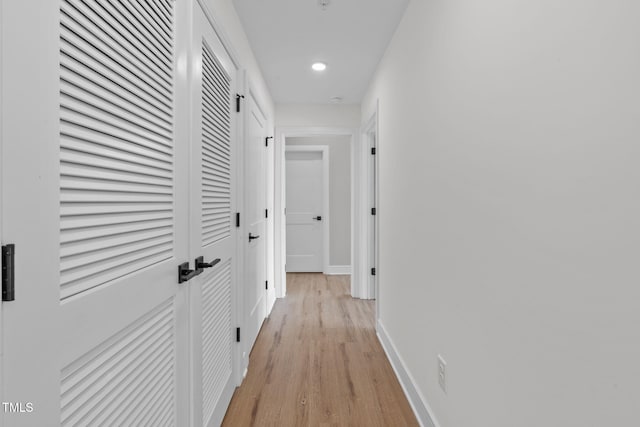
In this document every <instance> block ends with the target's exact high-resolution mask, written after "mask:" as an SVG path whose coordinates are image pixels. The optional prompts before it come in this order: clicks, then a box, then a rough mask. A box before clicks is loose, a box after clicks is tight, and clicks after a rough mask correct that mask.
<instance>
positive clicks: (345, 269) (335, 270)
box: [324, 265, 351, 276]
mask: <svg viewBox="0 0 640 427" xmlns="http://www.w3.org/2000/svg"><path fill="white" fill-rule="evenodd" d="M324 274H327V275H329V276H331V275H336V274H346V275H349V274H351V266H350V265H330V266H329V267H327V271H325V272H324Z"/></svg>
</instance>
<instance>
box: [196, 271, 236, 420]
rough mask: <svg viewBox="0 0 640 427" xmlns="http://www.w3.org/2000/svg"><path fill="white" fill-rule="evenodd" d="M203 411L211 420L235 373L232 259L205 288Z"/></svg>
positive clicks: (214, 273) (210, 278)
mask: <svg viewBox="0 0 640 427" xmlns="http://www.w3.org/2000/svg"><path fill="white" fill-rule="evenodd" d="M202 331H203V332H202V351H203V355H202V363H203V369H202V374H203V379H202V381H203V382H202V388H203V414H204V420H205V422H206V420H208V419H209V418H210V417H211V414H212V413H213V410H214V407H215V405H216V403H217V401H218V399H219V397H220V394H221V393H222V390H223V388H224V386H225V382H226V379H227V378H228V376H229V375H230V374H231V369H232V363H231V348H232V342H231V340H232V337H231V334H230V331H231V262H230V261H226V262H225V263H224V264H221V265H220V267H219V268H218V269H217V270H216V271H214V272H212V273H211V274H210V275H209V277H208V278H206V279H205V281H204V284H203V287H202Z"/></svg>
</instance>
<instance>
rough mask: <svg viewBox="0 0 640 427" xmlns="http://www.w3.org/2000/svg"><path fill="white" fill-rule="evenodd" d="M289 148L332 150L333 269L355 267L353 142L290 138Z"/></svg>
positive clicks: (341, 138)
mask: <svg viewBox="0 0 640 427" xmlns="http://www.w3.org/2000/svg"><path fill="white" fill-rule="evenodd" d="M286 143H287V145H326V146H328V147H329V216H330V223H329V265H330V266H350V265H351V138H350V137H348V136H316V137H307V138H295V137H291V138H287V141H286Z"/></svg>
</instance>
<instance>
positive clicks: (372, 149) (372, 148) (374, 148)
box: [371, 147, 376, 156]
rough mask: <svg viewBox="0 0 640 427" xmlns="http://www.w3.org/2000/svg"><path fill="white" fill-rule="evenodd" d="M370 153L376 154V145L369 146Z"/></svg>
mask: <svg viewBox="0 0 640 427" xmlns="http://www.w3.org/2000/svg"><path fill="white" fill-rule="evenodd" d="M371 154H372V155H374V156H375V155H376V147H371Z"/></svg>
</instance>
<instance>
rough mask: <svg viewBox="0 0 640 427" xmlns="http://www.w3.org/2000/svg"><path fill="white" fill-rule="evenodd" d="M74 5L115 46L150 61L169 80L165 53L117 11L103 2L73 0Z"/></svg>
mask: <svg viewBox="0 0 640 427" xmlns="http://www.w3.org/2000/svg"><path fill="white" fill-rule="evenodd" d="M74 3H75V4H76V5H77V6H78V10H79V11H81V12H82V13H83V14H85V16H86V17H87V18H88V19H89V20H91V21H92V22H94V23H96V25H98V26H100V27H104V32H105V33H106V34H108V35H109V36H111V37H112V38H113V39H114V40H115V41H116V42H117V44H122V45H123V46H125V47H126V48H127V49H129V50H130V51H131V52H135V53H134V54H135V55H142V56H143V57H144V60H145V61H147V60H148V61H151V62H152V63H153V64H154V65H156V66H157V68H158V70H159V71H160V73H161V74H164V75H165V76H166V78H167V79H171V72H170V71H167V70H166V68H167V66H170V64H171V60H170V58H167V57H166V53H164V52H163V50H162V49H159V48H157V47H155V46H153V44H151V43H148V41H147V40H145V38H144V37H143V36H142V35H141V34H140V31H139V30H137V29H136V28H134V27H133V26H132V25H130V24H128V23H127V21H126V18H123V15H122V13H121V11H120V10H119V9H116V8H113V7H109V5H108V4H107V3H106V2H104V1H103V2H98V1H95V0H86V1H79V0H75V1H74ZM105 5H106V7H105Z"/></svg>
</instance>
